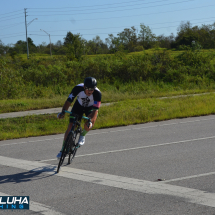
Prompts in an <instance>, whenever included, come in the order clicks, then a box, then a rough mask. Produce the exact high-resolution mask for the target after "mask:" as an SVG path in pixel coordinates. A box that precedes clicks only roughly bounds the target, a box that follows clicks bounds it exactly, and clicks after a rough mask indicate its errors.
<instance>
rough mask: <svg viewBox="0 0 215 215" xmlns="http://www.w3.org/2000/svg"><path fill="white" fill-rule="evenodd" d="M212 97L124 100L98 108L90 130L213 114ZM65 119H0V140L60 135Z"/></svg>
mask: <svg viewBox="0 0 215 215" xmlns="http://www.w3.org/2000/svg"><path fill="white" fill-rule="evenodd" d="M214 100H215V95H214V94H209V95H202V96H190V97H183V98H177V99H155V98H151V99H150V98H148V99H141V100H127V101H122V102H118V103H114V104H113V105H111V106H106V107H105V106H104V107H101V108H100V110H99V116H98V119H97V121H96V124H95V127H94V129H100V128H108V127H116V126H125V125H131V124H139V123H147V122H153V121H162V120H168V119H175V118H182V117H193V116H201V115H209V114H214V113H215V103H214V102H211V101H214ZM65 118H66V119H63V120H59V119H57V117H56V114H51V115H48V114H47V115H39V116H27V117H22V118H13V119H10V118H8V119H1V120H0V140H6V139H14V138H21V137H30V136H40V135H50V134H59V133H64V132H65V130H66V128H67V124H68V116H66V117H65Z"/></svg>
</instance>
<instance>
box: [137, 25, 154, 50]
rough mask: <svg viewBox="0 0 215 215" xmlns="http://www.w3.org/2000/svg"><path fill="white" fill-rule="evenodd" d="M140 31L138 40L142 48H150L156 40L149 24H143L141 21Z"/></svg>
mask: <svg viewBox="0 0 215 215" xmlns="http://www.w3.org/2000/svg"><path fill="white" fill-rule="evenodd" d="M140 28H141V30H140V33H139V35H138V36H139V37H138V39H139V42H140V44H141V45H142V46H143V48H144V49H149V48H152V47H153V46H154V45H155V44H156V42H157V38H156V36H155V34H153V33H152V31H151V29H150V28H149V26H146V25H144V24H143V23H141V24H140Z"/></svg>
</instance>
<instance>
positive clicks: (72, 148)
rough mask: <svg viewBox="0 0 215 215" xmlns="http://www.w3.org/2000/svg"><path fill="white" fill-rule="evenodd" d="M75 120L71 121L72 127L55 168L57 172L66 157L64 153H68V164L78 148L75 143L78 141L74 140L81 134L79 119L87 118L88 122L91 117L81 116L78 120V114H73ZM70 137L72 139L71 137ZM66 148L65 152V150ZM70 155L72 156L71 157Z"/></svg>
mask: <svg viewBox="0 0 215 215" xmlns="http://www.w3.org/2000/svg"><path fill="white" fill-rule="evenodd" d="M65 112H66V113H69V114H72V112H70V111H65ZM74 118H75V120H74V122H73V125H72V128H71V130H70V131H69V133H68V136H67V139H66V142H65V145H64V148H63V150H62V151H63V152H62V155H61V158H60V161H59V164H58V168H57V172H59V170H60V166H61V165H62V164H63V162H64V159H65V157H66V155H67V154H68V155H69V158H68V164H70V161H71V160H72V159H73V158H74V157H75V154H76V151H77V149H78V147H77V145H78V143H75V142H76V138H77V136H78V134H81V131H82V128H81V119H87V120H88V122H91V119H90V118H88V117H85V116H82V118H81V119H80V120H79V118H80V116H79V115H75V116H74ZM71 138H72V139H71ZM65 150H66V152H65ZM71 155H72V158H71Z"/></svg>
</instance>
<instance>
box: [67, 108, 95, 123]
mask: <svg viewBox="0 0 215 215" xmlns="http://www.w3.org/2000/svg"><path fill="white" fill-rule="evenodd" d="M65 112H66V113H70V114H72V112H70V111H68V110H65ZM82 118H83V119H87V120H88V121H90V122H91V119H90V118H89V117H85V116H82Z"/></svg>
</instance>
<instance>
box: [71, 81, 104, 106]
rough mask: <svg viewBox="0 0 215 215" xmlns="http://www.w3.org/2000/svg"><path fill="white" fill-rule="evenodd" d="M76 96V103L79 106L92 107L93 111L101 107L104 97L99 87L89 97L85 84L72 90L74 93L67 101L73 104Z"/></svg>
mask: <svg viewBox="0 0 215 215" xmlns="http://www.w3.org/2000/svg"><path fill="white" fill-rule="evenodd" d="M76 96H77V101H76V102H78V103H79V105H81V106H82V107H84V108H87V107H92V109H93V110H98V109H99V107H100V105H101V97H102V95H101V92H100V90H99V89H98V88H97V87H96V88H95V90H94V91H93V93H92V94H91V95H90V96H87V95H86V94H85V92H84V84H83V83H82V84H78V85H76V86H75V87H74V88H73V89H72V92H71V93H70V95H69V97H68V99H67V101H69V102H70V103H72V102H73V101H74V99H75V97H76Z"/></svg>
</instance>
